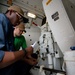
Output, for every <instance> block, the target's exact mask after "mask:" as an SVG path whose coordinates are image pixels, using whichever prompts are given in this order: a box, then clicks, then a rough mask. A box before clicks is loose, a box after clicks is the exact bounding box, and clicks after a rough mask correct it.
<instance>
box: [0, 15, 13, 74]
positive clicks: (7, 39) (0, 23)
mask: <svg viewBox="0 0 75 75" xmlns="http://www.w3.org/2000/svg"><path fill="white" fill-rule="evenodd" d="M13 38H14V37H13V25H12V24H11V22H10V20H9V19H8V18H7V17H6V15H5V14H0V62H1V61H2V59H3V57H4V54H5V52H4V51H13V50H14V49H13V48H14V47H13ZM7 59H8V58H7ZM13 73H14V70H13V65H10V66H8V67H5V68H3V69H0V75H14V74H13Z"/></svg>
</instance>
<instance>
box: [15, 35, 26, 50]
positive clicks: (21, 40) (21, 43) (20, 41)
mask: <svg viewBox="0 0 75 75" xmlns="http://www.w3.org/2000/svg"><path fill="white" fill-rule="evenodd" d="M14 47H15V49H16V51H18V50H19V49H20V47H22V49H25V48H26V47H27V44H26V40H25V37H24V36H23V35H21V36H19V37H14Z"/></svg>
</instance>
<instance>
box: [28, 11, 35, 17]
mask: <svg viewBox="0 0 75 75" xmlns="http://www.w3.org/2000/svg"><path fill="white" fill-rule="evenodd" d="M27 16H28V17H31V18H36V15H35V14H33V13H30V12H28V13H27Z"/></svg>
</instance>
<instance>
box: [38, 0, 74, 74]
mask: <svg viewBox="0 0 75 75" xmlns="http://www.w3.org/2000/svg"><path fill="white" fill-rule="evenodd" d="M67 1H68V0H67ZM42 3H43V8H44V11H45V15H46V17H47V22H48V23H46V24H45V25H43V26H42V27H41V36H40V38H39V41H40V56H41V58H42V59H43V61H44V62H45V60H46V61H47V63H46V62H45V64H44V65H45V66H46V67H49V68H52V69H58V70H63V69H62V66H63V63H64V67H65V68H64V69H65V71H66V75H75V71H74V70H75V66H74V65H75V62H74V61H75V59H74V58H75V51H72V50H71V49H70V47H71V46H75V30H74V24H75V23H73V22H74V21H71V19H72V18H71V15H70V16H69V11H68V12H67V11H66V9H65V7H64V5H63V4H64V0H43V2H42ZM71 10H72V12H71V14H72V13H73V10H74V9H71ZM71 10H70V11H71ZM73 15H75V14H73ZM69 17H70V18H71V19H70V18H69ZM72 20H73V19H72ZM48 28H49V29H48ZM70 65H71V66H72V67H71V66H70ZM50 75H56V74H51V73H50ZM57 75H62V74H57Z"/></svg>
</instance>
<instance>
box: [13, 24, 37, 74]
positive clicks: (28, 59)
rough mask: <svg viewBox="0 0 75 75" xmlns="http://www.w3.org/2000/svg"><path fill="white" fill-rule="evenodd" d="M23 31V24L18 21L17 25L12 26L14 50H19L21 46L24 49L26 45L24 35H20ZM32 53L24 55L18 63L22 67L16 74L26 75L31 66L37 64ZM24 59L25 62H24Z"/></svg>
mask: <svg viewBox="0 0 75 75" xmlns="http://www.w3.org/2000/svg"><path fill="white" fill-rule="evenodd" d="M24 31H25V25H24V23H20V24H19V25H18V26H16V27H15V28H14V47H15V50H19V49H20V48H21V47H22V49H25V48H26V47H27V44H26V40H25V37H24V36H23V35H22V33H23V32H24ZM32 55H33V53H27V55H26V56H25V57H24V59H23V62H22V61H21V62H22V65H19V67H22V68H21V70H20V71H18V70H17V71H18V72H17V73H18V74H16V75H20V73H21V75H28V74H27V73H28V72H29V70H30V69H31V67H32V66H34V65H36V64H37V59H35V58H33V57H32ZM24 61H25V62H24ZM22 73H24V74H22Z"/></svg>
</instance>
